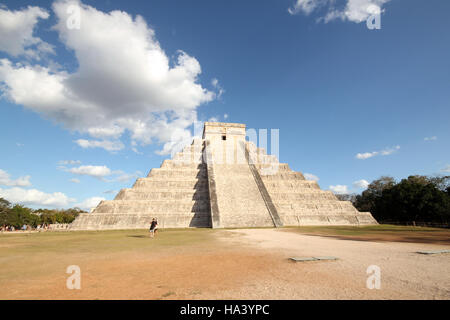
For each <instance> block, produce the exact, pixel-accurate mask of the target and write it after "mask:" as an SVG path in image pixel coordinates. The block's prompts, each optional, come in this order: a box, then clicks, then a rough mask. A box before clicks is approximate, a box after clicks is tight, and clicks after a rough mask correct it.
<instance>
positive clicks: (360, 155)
mask: <svg viewBox="0 0 450 320" xmlns="http://www.w3.org/2000/svg"><path fill="white" fill-rule="evenodd" d="M378 153H379V152H378V151H375V152H365V153H358V154H357V155H356V158H357V159H360V160H364V159H369V158H372V157H374V156H376V155H377V154H378Z"/></svg>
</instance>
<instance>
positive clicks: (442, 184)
mask: <svg viewBox="0 0 450 320" xmlns="http://www.w3.org/2000/svg"><path fill="white" fill-rule="evenodd" d="M338 198H339V199H340V200H348V201H351V202H353V204H354V205H355V207H356V208H357V209H358V210H359V211H369V212H371V213H372V215H373V217H374V218H375V219H376V220H377V221H378V222H383V221H396V222H400V223H409V222H413V221H414V222H426V223H428V222H432V223H442V224H448V223H449V222H450V176H439V177H429V176H420V175H415V176H409V177H408V178H406V179H402V180H401V181H399V182H397V181H395V179H394V178H393V177H389V176H383V177H381V178H379V179H377V180H374V181H372V183H371V184H369V186H368V187H367V190H365V191H363V192H362V194H360V195H355V194H350V195H339V196H338Z"/></svg>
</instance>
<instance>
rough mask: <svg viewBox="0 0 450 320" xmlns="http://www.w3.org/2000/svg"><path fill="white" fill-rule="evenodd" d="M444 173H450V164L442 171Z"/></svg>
mask: <svg viewBox="0 0 450 320" xmlns="http://www.w3.org/2000/svg"><path fill="white" fill-rule="evenodd" d="M441 171H442V172H450V164H448V165H446V166H445V167H444V168H442V169H441Z"/></svg>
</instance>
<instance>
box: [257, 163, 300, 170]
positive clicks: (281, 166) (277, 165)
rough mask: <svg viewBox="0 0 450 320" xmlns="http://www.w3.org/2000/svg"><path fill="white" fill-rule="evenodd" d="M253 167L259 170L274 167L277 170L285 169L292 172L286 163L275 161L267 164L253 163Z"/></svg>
mask: <svg viewBox="0 0 450 320" xmlns="http://www.w3.org/2000/svg"><path fill="white" fill-rule="evenodd" d="M255 167H256V168H257V169H258V170H259V171H261V170H262V169H276V170H278V171H282V172H284V171H287V172H292V170H291V168H289V165H288V164H287V163H275V164H270V163H269V164H267V163H255Z"/></svg>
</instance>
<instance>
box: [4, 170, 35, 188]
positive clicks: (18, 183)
mask: <svg viewBox="0 0 450 320" xmlns="http://www.w3.org/2000/svg"><path fill="white" fill-rule="evenodd" d="M30 178H31V177H30V176H23V177H19V178H17V179H15V180H12V179H11V176H10V174H9V173H8V172H6V171H4V170H2V169H0V185H3V186H8V187H28V186H31V182H30Z"/></svg>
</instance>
